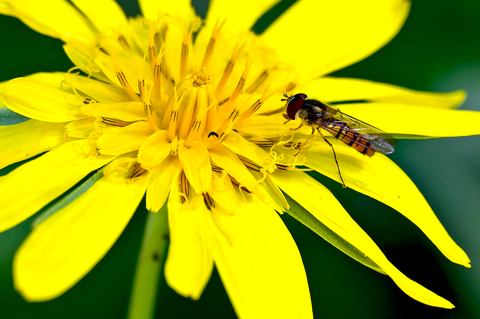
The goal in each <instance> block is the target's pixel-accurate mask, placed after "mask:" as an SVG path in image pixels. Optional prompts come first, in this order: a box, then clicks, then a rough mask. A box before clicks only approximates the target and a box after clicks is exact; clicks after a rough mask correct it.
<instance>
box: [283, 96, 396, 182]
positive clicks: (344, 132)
mask: <svg viewBox="0 0 480 319" xmlns="http://www.w3.org/2000/svg"><path fill="white" fill-rule="evenodd" d="M283 96H284V97H286V99H282V101H287V105H286V112H285V114H283V116H284V117H285V118H286V119H287V120H296V119H298V118H300V119H301V120H302V124H301V125H300V126H299V127H298V128H300V127H301V126H303V125H307V126H310V127H312V136H313V134H314V133H315V130H317V131H318V133H319V134H320V136H321V137H322V138H323V139H324V140H325V142H327V144H328V145H330V147H331V148H332V151H333V156H334V158H335V162H336V164H337V169H338V174H339V175H340V179H341V181H342V184H343V187H346V186H345V183H344V181H343V178H342V174H341V173H340V166H339V165H338V161H337V155H336V154H335V150H334V149H333V145H332V144H331V143H330V142H329V141H328V140H327V139H326V138H325V136H323V134H322V132H321V131H320V129H324V130H325V131H327V132H328V133H330V134H332V135H333V136H334V137H335V138H337V139H339V140H340V141H342V142H344V143H345V144H347V145H348V146H350V147H353V148H354V149H356V150H357V151H358V152H360V153H362V154H364V155H367V156H372V155H373V154H375V152H379V153H382V154H391V153H393V151H394V149H393V146H395V145H397V142H396V141H395V139H394V138H393V137H392V136H390V135H389V134H387V133H385V132H383V131H382V130H380V129H378V128H376V127H374V126H371V125H369V124H367V123H365V122H362V121H360V120H358V119H356V118H354V117H352V116H350V115H347V114H345V113H342V112H340V110H338V109H335V108H333V107H331V106H329V105H327V104H325V103H323V102H320V101H318V100H314V99H308V98H307V95H306V94H304V93H298V94H295V95H293V96H288V95H286V94H284V95H283ZM307 142H308V140H307ZM305 144H306V142H305V143H304V144H303V145H304V146H305Z"/></svg>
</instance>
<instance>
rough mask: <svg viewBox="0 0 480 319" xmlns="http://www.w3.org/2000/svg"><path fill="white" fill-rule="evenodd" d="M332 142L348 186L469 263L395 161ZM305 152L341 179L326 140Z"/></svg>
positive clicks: (455, 259) (456, 260)
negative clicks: (411, 223)
mask: <svg viewBox="0 0 480 319" xmlns="http://www.w3.org/2000/svg"><path fill="white" fill-rule="evenodd" d="M331 143H332V144H333V146H334V147H335V152H336V154H337V159H338V163H339V164H340V170H341V172H342V177H343V179H344V181H345V184H346V185H347V187H350V188H352V189H354V190H356V191H358V192H360V193H363V194H365V195H367V196H370V197H372V198H375V199H376V200H378V201H380V202H382V203H385V204H386V205H388V206H390V207H392V208H393V209H395V210H397V211H398V212H399V213H401V214H402V215H404V216H405V217H407V218H408V219H409V220H410V221H412V222H413V223H414V224H415V225H417V226H418V227H419V228H420V229H421V230H422V231H423V232H424V233H425V235H427V237H428V238H430V240H431V241H432V242H433V243H434V244H435V245H436V246H437V247H438V249H439V250H440V251H441V252H442V253H443V254H444V255H445V256H446V257H447V258H448V259H450V260H451V261H452V262H454V263H457V264H460V265H463V266H465V267H470V265H469V263H470V260H469V259H468V257H467V255H466V254H465V252H464V251H463V250H462V249H461V248H460V247H458V245H457V244H456V243H455V242H454V241H453V240H452V238H450V236H449V235H448V233H447V232H446V230H445V228H443V226H442V224H441V223H440V221H439V220H438V219H437V217H436V216H435V214H434V213H433V211H432V209H431V208H430V206H429V205H428V203H427V201H426V200H425V198H424V197H423V196H422V194H421V193H420V191H419V190H418V189H417V187H416V186H415V184H413V182H412V181H411V180H410V178H408V176H407V175H406V174H405V173H404V172H403V171H402V170H401V169H400V168H399V167H398V166H397V165H396V164H395V163H394V162H392V161H391V160H390V159H389V158H388V157H386V156H385V155H382V154H375V155H374V156H372V157H367V156H364V155H362V154H360V153H359V152H357V151H355V150H353V149H351V148H349V147H345V146H344V145H340V144H343V143H341V142H338V141H336V140H331ZM302 154H303V155H304V156H305V157H307V163H306V166H308V167H311V168H313V169H315V170H316V171H318V172H319V173H321V174H323V175H325V176H327V177H329V178H332V179H334V180H337V181H339V176H338V171H337V166H336V164H335V161H334V160H333V155H332V151H331V149H330V146H328V145H326V143H321V144H314V145H312V146H311V147H310V148H309V149H307V150H305V151H304V152H303V153H302ZM294 199H295V198H294ZM365 253H366V252H365Z"/></svg>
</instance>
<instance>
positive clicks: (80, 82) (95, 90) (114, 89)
mask: <svg viewBox="0 0 480 319" xmlns="http://www.w3.org/2000/svg"><path fill="white" fill-rule="evenodd" d="M62 80H63V81H65V83H66V84H68V85H71V86H72V87H74V88H75V89H77V90H79V91H81V92H83V93H85V94H86V95H88V96H90V97H91V98H93V99H94V100H95V101H97V102H102V103H106V102H110V103H111V102H125V101H129V100H130V98H129V96H128V94H127V93H125V90H124V89H123V88H121V87H118V86H116V85H113V84H108V83H105V82H102V81H98V80H95V79H93V78H89V77H86V76H81V75H76V74H66V75H65V76H64V77H63V79H62ZM141 110H143V107H142V108H141Z"/></svg>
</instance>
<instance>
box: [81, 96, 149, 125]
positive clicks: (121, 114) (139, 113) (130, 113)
mask: <svg viewBox="0 0 480 319" xmlns="http://www.w3.org/2000/svg"><path fill="white" fill-rule="evenodd" d="M90 107H91V108H92V109H91V110H90V112H91V114H92V115H94V116H99V117H108V118H113V119H118V120H122V121H126V122H134V121H139V120H141V119H144V118H145V117H146V116H145V111H144V110H143V103H142V102H137V101H129V102H115V103H91V104H89V108H90Z"/></svg>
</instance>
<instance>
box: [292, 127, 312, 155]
mask: <svg viewBox="0 0 480 319" xmlns="http://www.w3.org/2000/svg"><path fill="white" fill-rule="evenodd" d="M302 124H303V123H302ZM314 133H315V128H314V127H313V126H312V134H311V135H310V137H309V138H307V140H306V141H305V142H303V144H302V145H300V147H299V148H298V151H297V152H296V153H295V155H293V156H294V157H295V156H297V155H298V154H300V152H301V151H302V150H303V149H304V148H305V146H307V143H308V142H310V140H311V139H312V138H313V137H314Z"/></svg>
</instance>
